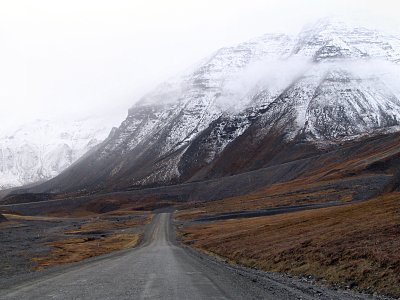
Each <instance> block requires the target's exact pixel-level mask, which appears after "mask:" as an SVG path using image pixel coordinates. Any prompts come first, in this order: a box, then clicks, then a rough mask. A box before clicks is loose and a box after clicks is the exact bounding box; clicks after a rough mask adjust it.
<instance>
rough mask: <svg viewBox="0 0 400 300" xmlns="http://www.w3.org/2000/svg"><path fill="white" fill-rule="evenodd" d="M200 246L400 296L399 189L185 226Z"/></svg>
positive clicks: (188, 239) (186, 236)
mask: <svg viewBox="0 0 400 300" xmlns="http://www.w3.org/2000/svg"><path fill="white" fill-rule="evenodd" d="M180 234H181V238H182V240H183V241H184V242H185V243H188V244H191V245H192V246H194V247H195V248H198V249H202V250H205V251H209V252H212V253H214V254H217V255H219V256H223V257H226V258H228V259H230V260H231V261H233V262H235V263H239V264H243V265H247V266H252V267H257V268H260V269H263V270H268V271H278V272H289V273H292V274H296V275H314V276H316V277H319V278H324V279H326V280H328V281H329V282H332V283H339V284H344V285H349V286H352V287H355V288H358V289H360V290H366V291H369V292H374V291H377V292H380V293H384V294H389V295H393V296H397V297H400V252H399V250H398V249H400V194H399V193H393V194H389V195H386V196H382V197H379V198H376V199H373V200H369V201H366V202H363V203H358V204H352V205H348V206H344V207H331V208H325V209H318V210H311V211H302V212H296V213H290V214H284V215H276V216H269V217H258V218H246V219H238V220H227V221H220V222H215V223H210V224H206V225H195V226H191V227H187V228H183V229H181V232H180Z"/></svg>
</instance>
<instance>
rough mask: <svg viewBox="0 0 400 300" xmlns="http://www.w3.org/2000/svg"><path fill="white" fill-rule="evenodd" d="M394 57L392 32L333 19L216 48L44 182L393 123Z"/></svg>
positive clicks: (125, 176) (398, 121)
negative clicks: (76, 161) (89, 152)
mask: <svg viewBox="0 0 400 300" xmlns="http://www.w3.org/2000/svg"><path fill="white" fill-rule="evenodd" d="M399 65H400V35H399V36H394V35H390V34H385V33H382V32H378V31H376V30H374V29H368V28H365V27H362V26H357V25H350V24H348V23H345V22H342V21H340V20H339V21H338V20H332V19H329V20H321V21H319V22H317V23H316V24H313V25H310V26H308V27H306V28H305V29H304V30H303V31H302V32H301V33H299V34H298V35H297V36H290V35H285V34H266V35H264V36H262V37H259V38H256V39H253V40H251V41H248V42H245V43H242V44H239V45H237V46H233V47H227V48H223V49H220V50H218V51H217V52H215V53H214V54H213V55H211V56H210V57H208V58H207V59H205V60H203V61H202V62H201V63H199V64H198V65H196V66H195V67H194V68H192V69H191V70H189V71H187V72H185V73H184V74H182V75H180V76H177V77H175V78H173V79H171V80H169V81H167V82H165V83H163V84H161V85H160V86H159V87H158V88H157V89H155V90H154V91H153V92H151V93H149V94H148V95H146V96H145V97H143V99H141V101H139V102H138V103H137V104H136V105H135V106H133V107H132V108H131V109H130V110H129V114H128V117H127V119H126V120H125V121H124V122H123V123H122V124H121V126H120V127H119V128H118V129H117V130H115V131H114V132H113V134H112V135H111V136H110V137H109V138H108V139H107V140H105V141H104V142H103V143H102V144H101V145H100V146H99V148H98V149H97V150H96V152H95V153H94V154H93V155H90V156H89V157H87V158H85V159H84V160H82V161H80V163H79V164H76V165H75V166H73V167H72V168H69V169H68V170H67V171H66V172H64V173H63V174H61V175H60V176H58V177H57V178H55V179H54V180H52V181H50V182H49V183H48V184H45V185H43V189H45V190H54V188H55V187H56V188H57V190H73V189H102V188H108V189H119V188H125V187H132V186H143V185H158V184H171V183H177V182H183V181H188V180H189V181H190V180H200V179H204V178H209V177H210V176H211V177H212V176H225V175H230V174H232V173H235V172H236V173H237V172H241V171H244V170H247V169H248V168H249V166H252V167H251V168H260V167H263V166H265V165H267V164H268V163H271V161H272V159H273V157H275V156H276V155H278V154H279V153H278V152H279V151H278V149H279V147H281V146H282V145H283V144H285V145H287V144H304V143H306V144H312V145H321V144H322V145H328V144H335V143H338V142H341V141H343V140H347V139H352V138H355V137H359V136H360V135H371V134H375V133H377V132H381V131H382V130H389V131H396V130H398V129H399V127H398V126H399V125H400V100H399V99H400V76H399V75H400V72H399V70H400V69H399ZM266 149H268V150H266ZM277 153H278V154H277ZM227 158H229V159H227ZM287 159H289V158H287ZM237 161H240V162H241V163H240V164H239V163H237ZM281 161H282V159H281ZM246 164H247V165H246ZM89 166H90V172H89V173H87V172H84V171H83V170H87V169H88V168H89ZM78 173H79V174H81V175H80V176H76V174H78Z"/></svg>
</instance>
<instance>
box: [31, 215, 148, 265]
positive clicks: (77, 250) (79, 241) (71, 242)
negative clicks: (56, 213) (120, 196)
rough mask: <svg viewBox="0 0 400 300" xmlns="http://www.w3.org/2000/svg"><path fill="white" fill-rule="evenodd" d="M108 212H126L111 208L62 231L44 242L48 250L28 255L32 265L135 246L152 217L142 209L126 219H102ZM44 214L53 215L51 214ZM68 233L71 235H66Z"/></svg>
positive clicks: (82, 258)
mask: <svg viewBox="0 0 400 300" xmlns="http://www.w3.org/2000/svg"><path fill="white" fill-rule="evenodd" d="M130 213H131V214H132V212H130ZM110 215H113V216H126V215H127V213H126V212H113V213H112V214H111V213H109V214H105V215H103V216H101V217H100V216H97V217H92V218H90V219H88V220H87V221H86V222H85V223H83V224H82V225H80V226H79V227H78V228H74V229H71V230H67V231H65V232H64V233H65V236H64V237H66V238H64V239H60V240H57V241H55V242H51V243H49V244H48V246H50V247H52V250H51V251H50V252H48V253H47V254H46V255H41V256H39V257H33V258H32V261H33V262H34V263H35V267H34V268H35V269H36V270H40V269H43V268H47V267H50V266H54V265H60V264H66V263H72V262H78V261H82V260H84V259H87V258H90V257H94V256H99V255H102V254H106V253H110V252H113V251H117V250H123V249H127V248H132V247H135V246H136V245H137V244H138V243H139V242H140V240H141V237H142V232H143V230H142V227H143V226H144V225H146V224H149V223H150V222H151V220H152V215H150V214H149V213H146V214H144V213H143V212H141V216H139V217H135V218H133V219H127V220H123V219H122V220H119V219H117V220H115V218H114V219H112V220H109V219H106V218H107V216H110ZM37 218H38V217H37ZM44 218H51V219H53V218H54V217H44ZM126 229H137V230H136V231H138V232H125V230H126ZM70 235H72V236H74V237H67V236H70Z"/></svg>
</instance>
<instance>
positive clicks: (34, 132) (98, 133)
mask: <svg viewBox="0 0 400 300" xmlns="http://www.w3.org/2000/svg"><path fill="white" fill-rule="evenodd" d="M114 124H116V123H115V120H113V119H112V118H110V117H94V118H87V119H82V120H77V121H72V122H67V121H48V120H36V121H33V122H29V123H26V124H24V125H22V126H20V127H19V128H18V129H17V130H14V131H9V132H2V133H1V135H0V189H5V188H10V187H16V186H21V185H26V184H30V183H34V182H38V181H44V180H48V179H50V178H53V177H54V176H56V175H58V174H59V173H60V172H62V171H63V170H65V169H66V168H68V167H69V166H70V165H71V164H72V163H74V162H75V161H77V160H78V159H79V158H80V157H82V156H83V155H84V154H85V153H86V152H88V151H89V150H90V149H93V147H95V146H97V145H98V144H99V143H100V142H102V141H103V140H104V139H105V138H106V137H107V136H108V134H109V133H110V131H111V128H112V125H114Z"/></svg>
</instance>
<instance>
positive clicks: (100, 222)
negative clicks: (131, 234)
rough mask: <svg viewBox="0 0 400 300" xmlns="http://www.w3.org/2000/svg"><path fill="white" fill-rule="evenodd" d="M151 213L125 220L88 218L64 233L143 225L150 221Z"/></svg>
mask: <svg viewBox="0 0 400 300" xmlns="http://www.w3.org/2000/svg"><path fill="white" fill-rule="evenodd" d="M152 218H153V215H147V216H146V217H143V218H134V219H131V220H125V221H110V220H104V219H98V218H94V219H92V220H90V221H89V222H88V223H85V224H82V225H81V226H79V228H78V229H74V230H68V231H66V232H65V233H67V234H77V233H79V234H85V233H90V232H93V231H109V230H118V229H125V228H131V227H135V226H143V225H147V224H149V223H150V222H151V220H152Z"/></svg>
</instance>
